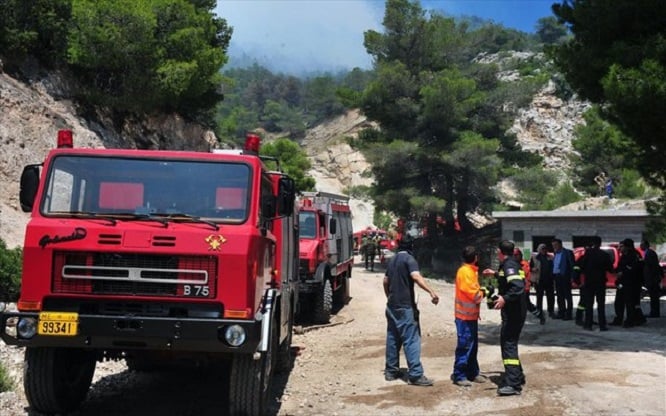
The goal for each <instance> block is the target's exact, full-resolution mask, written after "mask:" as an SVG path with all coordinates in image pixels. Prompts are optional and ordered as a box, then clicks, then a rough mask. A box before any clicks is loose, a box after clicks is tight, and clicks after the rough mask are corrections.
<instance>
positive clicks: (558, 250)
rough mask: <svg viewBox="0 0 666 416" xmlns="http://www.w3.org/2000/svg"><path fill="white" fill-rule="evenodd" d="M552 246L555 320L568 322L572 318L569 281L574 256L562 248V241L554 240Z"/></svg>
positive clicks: (571, 297) (571, 298)
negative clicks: (555, 305)
mask: <svg viewBox="0 0 666 416" xmlns="http://www.w3.org/2000/svg"><path fill="white" fill-rule="evenodd" d="M552 244H553V251H554V256H553V279H554V280H555V291H556V292H557V295H556V296H557V315H555V319H564V320H565V321H570V320H571V319H572V318H573V296H572V294H571V279H572V274H573V267H574V256H573V253H572V252H571V250H569V249H566V248H564V247H563V246H562V240H560V239H559V238H555V239H553V241H552Z"/></svg>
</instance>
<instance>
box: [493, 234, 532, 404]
mask: <svg viewBox="0 0 666 416" xmlns="http://www.w3.org/2000/svg"><path fill="white" fill-rule="evenodd" d="M499 249H500V254H501V256H503V257H504V258H503V259H502V261H501V263H500V269H499V271H498V272H497V283H498V286H499V296H498V298H497V300H496V301H495V309H501V310H502V328H501V331H500V346H501V348H502V361H503V363H504V378H503V380H502V384H501V385H500V387H499V388H498V389H497V394H499V395H500V396H512V395H515V394H520V392H521V391H522V390H523V385H524V384H525V375H524V374H523V366H522V365H521V364H520V358H518V340H519V338H520V332H521V331H522V329H523V325H524V324H525V316H526V314H527V295H526V293H525V278H524V276H523V275H521V273H520V270H521V267H520V264H518V262H517V261H516V259H515V258H514V256H513V250H514V244H513V242H511V241H508V240H504V241H502V242H501V243H500V245H499Z"/></svg>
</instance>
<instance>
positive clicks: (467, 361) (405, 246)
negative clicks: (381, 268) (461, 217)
mask: <svg viewBox="0 0 666 416" xmlns="http://www.w3.org/2000/svg"><path fill="white" fill-rule="evenodd" d="M499 248H500V252H501V254H502V256H503V259H502V261H501V263H500V268H499V270H498V271H497V272H496V277H497V282H498V291H499V295H498V296H496V297H494V298H493V299H492V304H491V305H490V306H491V307H492V308H494V309H497V310H500V311H501V316H502V326H501V334H500V345H501V350H502V361H503V364H504V369H505V375H504V379H503V381H502V383H501V385H500V386H499V388H498V390H497V393H498V394H499V395H502V396H508V395H515V394H520V392H521V390H522V386H523V385H524V384H525V376H524V374H523V368H522V365H521V364H520V359H519V358H518V339H519V337H520V332H521V330H522V327H523V324H524V322H525V315H526V311H527V292H526V291H525V276H524V274H523V273H521V270H522V269H521V266H520V264H519V263H518V262H517V261H516V259H515V258H514V256H513V253H514V248H515V247H514V244H513V242H511V241H502V243H500V246H499ZM410 250H411V244H410V243H409V242H408V241H401V242H400V243H399V249H398V253H397V254H396V255H395V256H394V257H393V258H392V259H391V261H390V262H389V263H388V266H387V270H386V275H385V276H384V293H385V294H386V298H387V305H386V320H387V336H386V363H385V368H384V377H385V379H386V380H387V381H392V380H397V379H402V374H401V373H400V366H399V354H400V349H401V348H403V347H404V351H405V356H406V358H407V367H408V373H407V381H408V383H409V384H412V385H417V386H431V385H432V384H433V382H432V380H430V379H429V378H427V377H426V376H425V375H424V371H423V366H422V364H421V359H420V355H421V333H420V327H419V318H418V309H417V307H416V302H415V293H414V285H415V284H416V285H418V286H419V287H421V288H422V289H423V290H425V291H426V292H427V293H428V294H429V295H430V297H431V301H432V303H433V304H435V305H436V304H438V303H439V296H438V295H437V293H436V292H435V291H434V290H433V289H432V288H430V287H429V286H428V284H427V283H426V282H425V280H424V279H423V277H422V276H421V274H420V272H419V267H418V264H417V262H416V260H415V259H414V257H413V256H412V255H411V253H410ZM462 257H463V261H464V263H463V265H462V266H461V267H460V268H459V269H458V272H457V273H456V296H455V323H456V331H457V337H458V343H457V346H456V351H455V361H454V366H453V373H452V374H451V380H452V381H453V382H454V383H455V384H457V385H460V386H470V385H472V383H484V382H486V380H487V379H486V377H484V376H483V375H481V373H480V370H479V363H478V360H477V352H478V319H479V312H480V305H481V303H482V301H483V299H484V298H486V299H487V298H488V297H489V296H490V295H491V294H492V293H493V292H494V288H491V287H481V286H480V285H479V279H478V260H479V253H478V251H477V249H476V248H475V247H472V246H468V247H465V248H464V249H463V252H462Z"/></svg>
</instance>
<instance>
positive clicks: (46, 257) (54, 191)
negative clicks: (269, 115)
mask: <svg viewBox="0 0 666 416" xmlns="http://www.w3.org/2000/svg"><path fill="white" fill-rule="evenodd" d="M258 151H259V137H258V136H256V135H252V134H250V135H248V138H247V142H246V147H245V149H244V150H242V151H224V152H217V151H214V152H210V153H205V152H189V151H156V150H145V151H144V150H128V149H80V148H79V149H77V148H73V146H72V135H71V132H70V131H61V132H59V135H58V148H57V149H55V150H52V151H51V152H50V153H49V154H48V156H47V157H46V160H45V161H44V163H43V164H39V165H30V166H27V167H26V168H25V169H24V171H23V174H22V177H21V193H20V202H21V206H22V207H23V209H24V210H25V211H29V212H31V213H32V215H31V219H30V221H29V223H28V225H27V228H26V235H25V243H24V247H23V252H24V259H23V276H22V287H21V295H20V299H19V301H18V303H17V306H18V311H17V312H9V311H4V312H3V313H1V314H0V336H1V337H2V339H3V340H4V341H5V342H6V343H8V344H11V345H19V346H24V347H26V351H25V361H26V370H25V379H24V388H25V393H26V397H27V399H28V402H29V404H30V407H31V409H33V410H35V411H37V412H43V413H63V414H64V413H68V412H70V411H72V410H73V409H76V408H77V407H78V406H79V405H80V403H81V402H82V401H83V400H84V399H85V397H86V394H87V391H88V389H89V387H90V384H91V380H92V376H93V372H94V369H95V363H96V361H98V360H102V359H126V360H127V363H128V365H129V366H130V368H132V367H134V368H142V367H143V368H145V367H147V366H152V365H154V364H162V365H166V364H168V363H170V362H173V361H178V362H183V361H185V362H187V363H192V364H197V365H208V364H213V363H215V362H218V361H225V362H227V363H229V366H230V367H229V368H230V370H229V372H228V374H229V377H230V380H229V392H228V393H229V401H228V406H229V408H228V409H222V410H221V411H220V414H232V415H235V414H242V415H257V416H259V415H263V414H265V406H266V403H267V395H268V390H269V386H270V382H271V378H272V374H273V370H274V369H275V368H276V367H277V366H279V365H281V364H284V365H290V363H291V359H290V357H289V351H290V344H291V334H292V325H293V317H294V309H295V308H294V306H295V305H296V302H298V257H297V254H296V253H297V251H298V239H297V229H296V228H297V226H296V214H297V212H296V207H295V189H294V182H293V180H292V179H290V178H289V177H287V176H286V175H284V174H283V173H281V172H274V171H270V170H268V169H267V168H266V166H265V165H264V163H263V161H262V158H260V157H259V156H258Z"/></svg>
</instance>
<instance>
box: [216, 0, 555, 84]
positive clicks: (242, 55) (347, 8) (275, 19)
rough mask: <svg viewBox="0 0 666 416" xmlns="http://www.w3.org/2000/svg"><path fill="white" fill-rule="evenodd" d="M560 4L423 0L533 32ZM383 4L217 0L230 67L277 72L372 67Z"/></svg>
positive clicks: (376, 0)
mask: <svg viewBox="0 0 666 416" xmlns="http://www.w3.org/2000/svg"><path fill="white" fill-rule="evenodd" d="M554 1H555V0H421V6H422V8H423V9H424V10H438V11H440V12H443V13H444V14H445V15H448V16H454V17H457V16H461V15H466V16H478V17H481V18H484V19H489V20H493V21H494V22H496V23H500V24H502V25H504V26H506V27H509V28H514V29H518V30H522V31H525V32H534V28H535V25H536V22H537V20H538V19H539V18H541V17H545V16H550V15H551V10H550V6H551V4H553V2H554ZM384 5H385V2H384V0H217V8H216V10H215V12H216V14H217V15H218V16H220V17H223V18H225V19H226V20H227V23H228V24H229V25H230V26H232V27H233V30H234V31H233V35H232V37H231V44H230V47H229V56H230V60H229V63H228V64H227V67H231V66H247V65H249V64H251V63H252V62H254V61H256V62H257V63H259V64H260V65H262V66H265V67H267V68H269V69H271V70H272V71H277V72H284V73H290V74H303V73H308V72H314V71H331V72H336V71H340V70H347V71H348V70H350V69H352V68H354V67H359V68H362V69H370V67H371V65H372V61H371V57H370V56H369V55H368V54H367V52H366V51H365V48H364V47H363V32H365V31H367V30H376V31H381V30H382V25H381V22H382V19H383V18H384Z"/></svg>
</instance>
